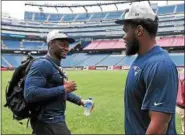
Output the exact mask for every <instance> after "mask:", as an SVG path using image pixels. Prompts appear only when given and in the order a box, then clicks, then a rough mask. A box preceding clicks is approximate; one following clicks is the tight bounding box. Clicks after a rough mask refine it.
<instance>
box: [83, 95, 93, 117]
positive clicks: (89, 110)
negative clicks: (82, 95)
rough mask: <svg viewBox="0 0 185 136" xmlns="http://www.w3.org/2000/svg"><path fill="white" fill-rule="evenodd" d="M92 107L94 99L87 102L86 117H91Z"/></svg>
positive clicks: (85, 106) (85, 107)
mask: <svg viewBox="0 0 185 136" xmlns="http://www.w3.org/2000/svg"><path fill="white" fill-rule="evenodd" d="M92 106H93V101H92V98H88V99H87V100H85V105H84V115H85V116H89V115H90V114H91V109H92Z"/></svg>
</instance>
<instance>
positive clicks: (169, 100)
mask: <svg viewBox="0 0 185 136" xmlns="http://www.w3.org/2000/svg"><path fill="white" fill-rule="evenodd" d="M177 90H178V74H177V69H176V66H175V64H174V63H173V62H172V60H171V59H170V57H169V55H168V53H167V52H166V51H165V50H163V49H162V48H160V47H159V46H154V47H153V48H152V49H151V50H150V51H148V52H147V53H146V54H144V55H138V57H137V58H136V60H135V61H134V62H133V64H132V65H131V67H130V70H129V73H128V76H127V81H126V87H125V95H124V96H125V99H124V100H125V101H124V103H125V134H140V135H142V134H145V133H146V130H147V128H148V126H149V123H150V117H149V112H148V111H157V112H163V113H170V114H172V118H171V120H170V123H169V126H168V130H167V133H166V134H176V129H175V106H176V96H177Z"/></svg>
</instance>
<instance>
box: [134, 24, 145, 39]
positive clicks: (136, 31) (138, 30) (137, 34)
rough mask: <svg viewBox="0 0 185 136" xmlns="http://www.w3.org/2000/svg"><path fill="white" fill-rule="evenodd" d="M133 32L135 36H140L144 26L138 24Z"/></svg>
mask: <svg viewBox="0 0 185 136" xmlns="http://www.w3.org/2000/svg"><path fill="white" fill-rule="evenodd" d="M135 34H136V36H137V37H140V36H142V35H143V34H144V28H143V27H142V26H141V25H138V26H137V28H136V30H135Z"/></svg>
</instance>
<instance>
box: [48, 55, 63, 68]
mask: <svg viewBox="0 0 185 136" xmlns="http://www.w3.org/2000/svg"><path fill="white" fill-rule="evenodd" d="M46 57H47V58H49V59H50V60H51V61H53V62H54V63H55V64H57V65H58V66H60V61H59V60H56V59H54V58H52V57H51V56H49V55H48V54H47V55H46Z"/></svg>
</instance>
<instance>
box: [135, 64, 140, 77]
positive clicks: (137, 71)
mask: <svg viewBox="0 0 185 136" xmlns="http://www.w3.org/2000/svg"><path fill="white" fill-rule="evenodd" d="M133 69H134V75H135V76H136V75H137V74H138V73H139V72H140V68H139V67H138V66H133Z"/></svg>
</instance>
